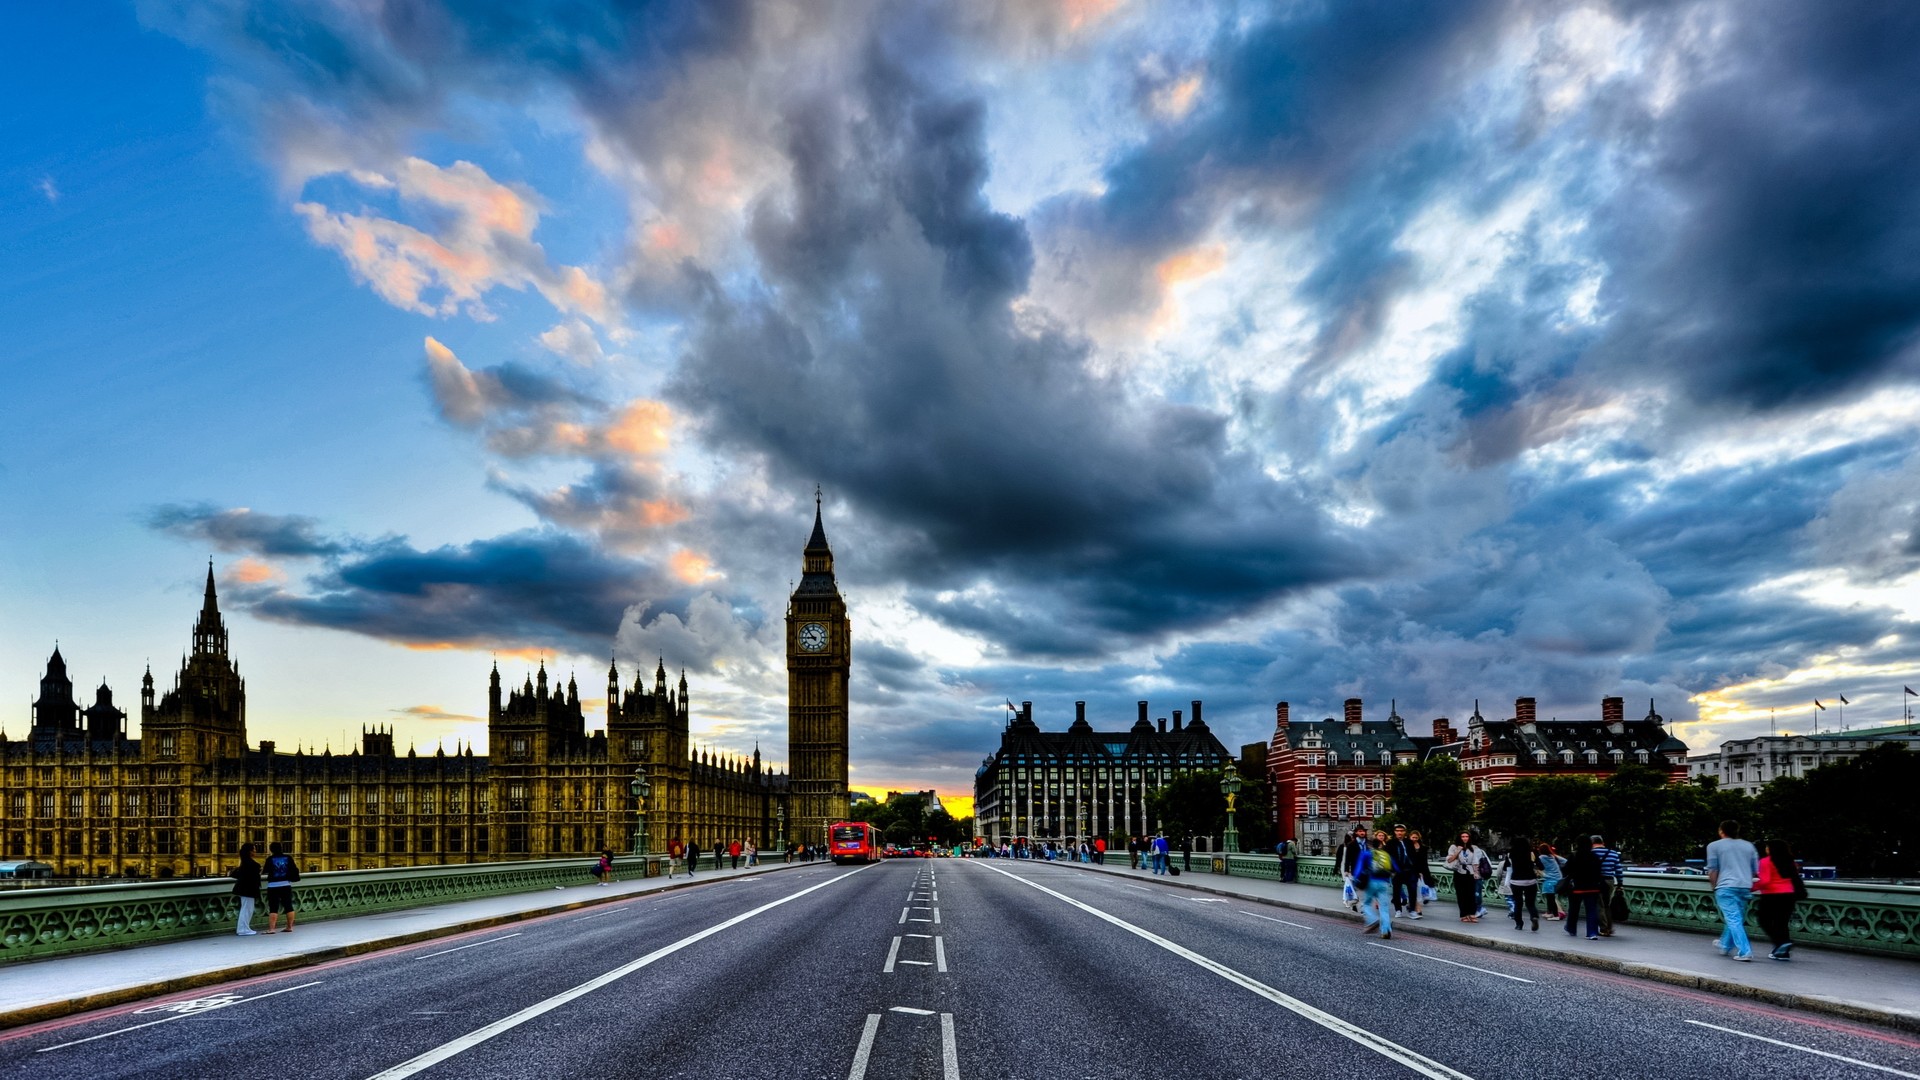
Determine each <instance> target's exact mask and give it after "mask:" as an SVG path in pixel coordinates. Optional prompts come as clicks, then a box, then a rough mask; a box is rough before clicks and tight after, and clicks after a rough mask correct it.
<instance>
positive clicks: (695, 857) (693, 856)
mask: <svg viewBox="0 0 1920 1080" xmlns="http://www.w3.org/2000/svg"><path fill="white" fill-rule="evenodd" d="M699 865H700V841H698V840H689V841H687V876H688V877H692V876H693V868H694V867H696V866H699Z"/></svg>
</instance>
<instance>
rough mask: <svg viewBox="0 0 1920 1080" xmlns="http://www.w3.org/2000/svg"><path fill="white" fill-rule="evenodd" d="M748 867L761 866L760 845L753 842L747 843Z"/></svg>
mask: <svg viewBox="0 0 1920 1080" xmlns="http://www.w3.org/2000/svg"><path fill="white" fill-rule="evenodd" d="M747 865H748V866H759V865H760V845H758V844H756V843H754V842H753V841H751V840H749V841H747Z"/></svg>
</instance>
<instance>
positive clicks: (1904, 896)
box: [1173, 852, 1920, 959]
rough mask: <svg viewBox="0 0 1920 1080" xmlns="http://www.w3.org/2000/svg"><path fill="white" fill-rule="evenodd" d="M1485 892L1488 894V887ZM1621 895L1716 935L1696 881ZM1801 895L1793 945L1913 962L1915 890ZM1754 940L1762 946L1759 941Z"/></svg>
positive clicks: (1653, 884) (1260, 869)
mask: <svg viewBox="0 0 1920 1080" xmlns="http://www.w3.org/2000/svg"><path fill="white" fill-rule="evenodd" d="M1173 859H1174V861H1175V862H1176V864H1178V862H1179V859H1180V856H1179V855H1175V856H1173ZM1296 868H1297V875H1296V880H1297V881H1299V883H1300V884H1303V885H1320V886H1324V887H1326V888H1331V889H1337V888H1339V887H1340V885H1341V881H1340V876H1339V874H1338V873H1336V872H1335V870H1334V860H1333V858H1332V856H1328V855H1303V856H1301V857H1300V858H1299V859H1298V860H1296ZM1193 872H1194V873H1214V874H1227V875H1231V876H1234V877H1250V878H1263V879H1266V880H1268V881H1279V880H1281V877H1280V860H1279V858H1278V857H1276V856H1273V855H1254V854H1249V855H1224V854H1212V855H1204V856H1203V855H1201V854H1200V853H1199V852H1195V853H1194V856H1193ZM1433 877H1434V883H1435V887H1436V891H1437V892H1438V893H1439V897H1438V898H1437V899H1436V900H1435V901H1434V903H1436V904H1452V903H1453V902H1454V896H1453V875H1452V874H1450V873H1447V872H1446V870H1445V868H1444V867H1436V868H1435V872H1434V875H1433ZM1488 891H1489V892H1491V891H1492V886H1491V883H1489V886H1488ZM1626 892H1627V908H1628V910H1629V911H1631V912H1632V918H1631V921H1632V922H1633V923H1636V924H1639V925H1644V926H1660V927H1666V928H1668V929H1672V930H1697V931H1702V932H1706V933H1715V934H1717V933H1719V932H1720V925H1721V924H1720V909H1719V907H1718V906H1717V905H1716V904H1715V903H1714V899H1713V890H1712V889H1710V888H1708V886H1707V879H1706V878H1704V877H1701V876H1699V875H1694V874H1628V875H1627V880H1626ZM1807 894H1808V896H1807V899H1805V900H1802V901H1800V903H1799V904H1798V905H1796V907H1795V909H1794V914H1793V923H1792V926H1793V938H1794V941H1795V943H1797V944H1801V945H1809V946H1819V947H1824V948H1831V949H1846V950H1849V951H1852V952H1863V953H1875V954H1878V955H1881V956H1905V957H1909V958H1913V959H1920V887H1915V886H1912V885H1858V884H1854V883H1851V882H1843V881H1809V882H1807ZM1486 902H1487V906H1488V907H1490V908H1492V907H1495V906H1496V905H1500V906H1504V903H1503V902H1502V900H1501V898H1500V897H1499V896H1497V895H1490V896H1488V897H1486ZM1562 906H1564V901H1563V904H1562ZM1758 911H1759V905H1758V904H1754V905H1752V906H1750V907H1749V908H1748V910H1747V924H1748V929H1749V932H1750V933H1754V934H1759V932H1760V929H1759V927H1760V924H1759V915H1758ZM1756 940H1764V935H1762V936H1761V937H1760V938H1756Z"/></svg>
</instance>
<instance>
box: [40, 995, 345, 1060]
mask: <svg viewBox="0 0 1920 1080" xmlns="http://www.w3.org/2000/svg"><path fill="white" fill-rule="evenodd" d="M319 985H320V984H319V983H318V982H310V983H301V984H300V985H299V986H289V987H287V988H286V989H284V990H269V991H267V992H266V993H264V994H255V995H253V996H252V997H250V998H236V999H234V1000H233V1001H229V1002H226V1003H225V1004H221V1005H210V1006H208V1007H207V1008H204V1009H195V1010H194V1011H193V1012H190V1013H178V1014H176V1015H173V1016H167V1017H162V1018H161V1019H159V1020H149V1021H147V1022H146V1023H144V1024H135V1025H133V1026H132V1027H123V1028H115V1029H114V1030H112V1031H103V1032H101V1033H100V1034H98V1035H89V1036H87V1037H86V1038H84V1039H75V1040H73V1041H72V1042H63V1043H60V1044H59V1045H57V1046H43V1047H41V1048H40V1049H38V1050H35V1051H34V1053H36V1054H44V1053H46V1052H47V1051H49V1050H64V1049H66V1048H67V1047H69V1046H79V1045H80V1044H81V1043H90V1042H92V1041H94V1040H95V1039H110V1038H112V1037H113V1036H115V1035H125V1034H126V1033H128V1032H129V1031H139V1030H140V1029H141V1028H150V1027H154V1026H155V1025H158V1024H171V1023H173V1022H174V1021H175V1020H185V1019H186V1018H188V1017H189V1016H205V1015H206V1014H208V1013H210V1012H218V1011H219V1010H221V1009H229V1008H232V1007H233V1006H235V1005H245V1004H246V1003H247V1002H249V1001H259V1000H260V999H261V998H270V997H278V996H279V995H281V994H291V993H293V992H294V991H295V990H305V989H306V988H307V987H309V986H319Z"/></svg>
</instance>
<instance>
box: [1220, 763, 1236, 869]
mask: <svg viewBox="0 0 1920 1080" xmlns="http://www.w3.org/2000/svg"><path fill="white" fill-rule="evenodd" d="M1220 794H1222V795H1225V796H1226V797H1227V835H1226V836H1225V837H1224V839H1225V841H1226V843H1225V844H1224V845H1223V846H1224V847H1225V848H1226V849H1227V854H1229V855H1238V854H1240V830H1239V829H1237V828H1235V827H1234V824H1233V802H1234V798H1235V797H1236V796H1238V795H1239V794H1240V773H1239V772H1238V771H1237V770H1235V769H1234V767H1233V762H1231V761H1229V762H1227V774H1226V775H1225V776H1223V777H1221V778H1220Z"/></svg>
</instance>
